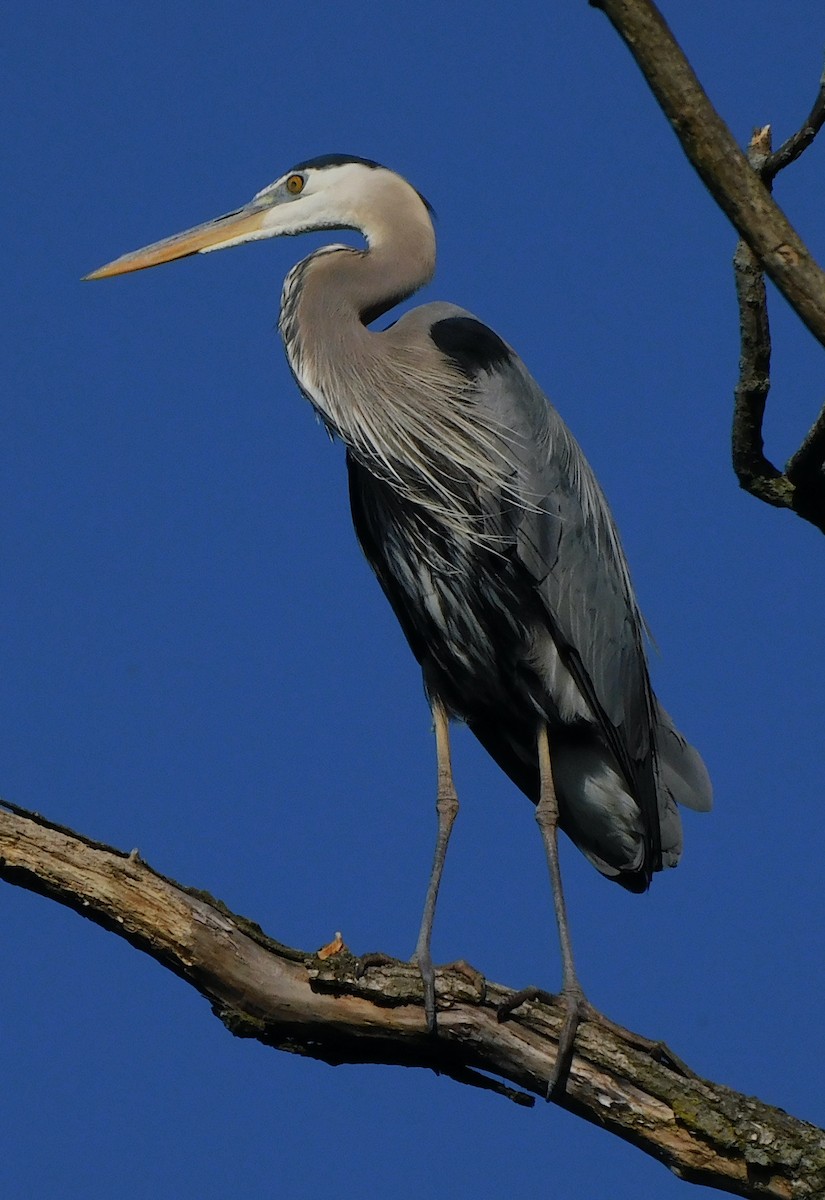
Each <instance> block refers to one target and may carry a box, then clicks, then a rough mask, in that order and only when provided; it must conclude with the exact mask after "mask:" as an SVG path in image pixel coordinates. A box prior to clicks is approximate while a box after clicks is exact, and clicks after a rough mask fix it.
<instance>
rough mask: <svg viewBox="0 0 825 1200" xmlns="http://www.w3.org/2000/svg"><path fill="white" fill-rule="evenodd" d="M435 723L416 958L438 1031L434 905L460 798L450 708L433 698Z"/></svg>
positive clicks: (428, 1012)
mask: <svg viewBox="0 0 825 1200" xmlns="http://www.w3.org/2000/svg"><path fill="white" fill-rule="evenodd" d="M432 712H433V723H434V725H435V748H436V759H437V765H438V792H437V796H436V812H437V814H438V838H437V840H436V844H435V855H434V857H433V868H432V871H431V872H430V882H429V884H428V886H427V896H426V899H425V900H424V912H423V914H422V917H421V929H420V931H419V934H418V941H417V942H416V945H415V953H414V955H413V961H414V962H417V963H418V969H419V971H420V972H421V979H422V981H423V983H424V1011H425V1013H426V1015H427V1028H428V1029H429V1030H430V1032H431V1033H432V1032H434V1031H435V971H434V970H433V960H432V956H431V954H430V939H431V937H432V932H433V918H434V917H435V905H436V901H437V900H438V889H439V887H440V885H441V875H442V873H443V871H444V860H445V859H446V857H447V845H448V843H449V841H450V834H451V832H452V828H453V822H454V821H455V818H456V814H457V813H458V797H457V796H456V793H455V785H454V784H453V768H452V763H451V760H450V719H449V717H448V715H447V710H446V708H445V707H444V705H443V704H442V702H441V701H440V700H439V699H438V697H437V696H436V697H434V698H433V700H432Z"/></svg>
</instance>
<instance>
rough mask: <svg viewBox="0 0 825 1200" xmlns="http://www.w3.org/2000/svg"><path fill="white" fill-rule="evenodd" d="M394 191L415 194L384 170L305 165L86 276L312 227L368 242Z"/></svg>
mask: <svg viewBox="0 0 825 1200" xmlns="http://www.w3.org/2000/svg"><path fill="white" fill-rule="evenodd" d="M396 190H400V191H402V192H406V193H408V194H409V195H410V196H411V197H414V196H415V195H416V193H415V192H414V190H413V189H412V188H411V187H410V185H409V184H408V183H406V182H405V181H404V180H403V179H401V177H400V176H399V175H396V174H395V173H394V172H392V171H388V170H387V169H386V168H385V167H379V166H375V167H372V166H368V165H366V164H364V163H358V162H345V163H341V164H335V165H330V166H319V167H314V166H311V165H307V166H305V167H302V168H299V169H298V170H292V171H288V172H287V174H286V175H282V176H281V178H280V179H276V180H275V182H274V183H271V184H269V186H268V187H265V188H263V189H262V190H261V191H260V192H258V193H257V195H256V196H254V197H253V199H252V200H250V202H249V203H248V204H245V205H244V206H243V208H239V209H238V210H237V211H235V212H231V213H227V214H226V216H223V217H217V218H216V219H215V220H213V221H207V222H206V223H205V224H203V225H197V226H195V228H194V229H187V230H185V231H184V232H183V233H177V234H175V235H174V236H173V237H170V238H164V239H163V241H160V242H153V243H152V245H151V246H145V247H144V248H143V249H141V250H135V251H132V253H130V254H124V255H123V256H122V257H121V258H118V259H115V260H114V262H111V263H108V264H107V265H106V266H105V267H101V268H100V269H99V270H98V271H93V272H92V274H91V275H87V276H86V278H87V279H102V278H104V277H106V276H108V275H122V274H124V273H125V272H127V271H140V270H142V269H143V268H144V267H154V266H157V265H158V264H159V263H163V262H170V261H171V260H172V259H176V258H184V257H185V256H186V255H189V254H207V253H208V252H209V251H211V250H224V249H227V248H228V247H229V246H239V245H241V243H242V242H252V241H257V240H259V239H261V238H269V237H279V236H289V235H292V234H297V233H307V232H308V231H309V230H313V229H360V230H361V231H362V232H363V233H364V234H365V235H366V237H367V240H368V241H369V240H370V231H371V226H372V221H371V206H372V204H374V203H375V202H377V201H379V200H380V198H381V197H382V196H383V195H384V194H385V193H386V192H387V191H396Z"/></svg>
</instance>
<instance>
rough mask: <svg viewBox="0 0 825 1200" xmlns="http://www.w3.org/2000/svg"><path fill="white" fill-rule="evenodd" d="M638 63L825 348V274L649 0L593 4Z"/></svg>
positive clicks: (723, 204)
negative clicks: (758, 173) (754, 168)
mask: <svg viewBox="0 0 825 1200" xmlns="http://www.w3.org/2000/svg"><path fill="white" fill-rule="evenodd" d="M589 3H590V4H591V6H592V7H593V8H598V9H601V11H602V12H604V13H605V15H606V16H607V17H608V19H609V20H610V21H611V23H612V24H613V26H614V28H615V29H616V31H617V33H618V34H619V36H620V37H621V38H622V40H623V41H624V42H625V44H626V45H627V47H628V49H629V50H630V53H631V54H632V55H633V57H634V59H635V60H636V63H637V65H638V66H639V67H640V69H641V71H642V73H643V75H644V77H645V79H646V80H647V82H648V84H649V85H650V88H651V90H652V92H653V94H654V96H655V97H656V99H657V101H658V102H659V105H660V107H661V109H662V111H663V112H664V114H665V116H666V117H667V119H668V120H669V122H670V124H671V126H672V128H673V131H674V132H675V134H676V136H677V137H678V139H679V141H680V143H681V146H682V149H683V150H684V152H685V154H686V155H687V156H688V158H689V159H690V162H691V163H692V164H693V166H694V167H695V169H696V171H697V172H698V174H699V176H700V178H701V179H702V182H703V183H704V184H705V186H706V187H707V189H708V191H709V192H710V194H711V195H712V196H713V198H714V200H715V201H716V203H717V204H718V205H719V207H720V208H721V209H722V211H723V212H724V213H725V214H726V215H727V217H728V218H729V219H730V221H731V222H732V224H733V225H734V227H735V228H736V230H737V232H738V233H739V235H740V237H742V238H744V240H745V241H746V242H747V243H748V245H749V246H750V247H751V249H752V250H753V251H754V253H755V254H756V256H757V258H758V259H759V261H760V262H761V263H762V265H763V267H764V269H765V271H766V272H767V274H768V275H769V276H770V278H771V279H772V280H773V282H774V283H775V284H776V286H777V287H778V288H779V290H780V292H782V294H783V295H784V296H785V298H786V299H787V301H788V303H789V304H790V305H791V306H792V308H793V309H794V311H795V312H796V313H797V314H798V315H799V317H800V318H801V319H802V320H803V321H804V322H805V324H806V325H807V326H808V328H809V329H810V331H811V333H812V334H813V335H814V337H815V338H816V339H817V341H818V342H819V343H820V344H821V345H823V346H825V272H823V271H822V269H821V268H820V267H819V266H818V265H817V264H816V262H815V261H814V259H813V258H812V256H811V254H810V252H809V251H808V249H807V247H806V246H805V244H804V242H803V241H802V239H801V238H800V237H799V234H798V233H797V232H796V230H795V229H794V228H793V226H792V225H791V224H790V222H789V221H788V218H787V217H786V216H785V214H784V213H783V212H782V210H781V209H780V208H779V206H778V205H777V204H776V202H775V201H774V200H773V198H772V197H771V195H770V192H769V191H768V189H767V188H766V187H765V185H764V183H763V182H762V180H761V179H760V178H759V176H758V175H757V174H756V173H755V172H754V171H753V170H751V168H750V166H749V164H748V161H747V159H746V158H745V155H744V154H743V153H742V150H741V149H740V148H739V145H738V144H737V142H736V139H735V138H734V136H733V134H732V133H731V131H730V130H729V129H728V127H727V125H726V124H725V122H724V121H723V120H722V118H721V117H720V116H719V114H718V113H717V111H716V109H715V108H714V107H713V105H712V104H711V102H710V100H709V99H708V97H707V95H706V94H705V92H704V90H703V88H702V85H701V84H700V83H699V80H698V79H697V77H696V74H695V72H694V70H693V68H692V67H691V65H690V63H689V62H688V60H687V59H686V58H685V56H684V54H683V53H682V50H681V49H680V47H679V45H678V44H677V42H676V39H675V38H674V36H673V34H672V33H671V31H670V29H669V28H668V26H667V25H666V23H665V21H664V18H663V17H662V15H661V13H660V12H659V10H658V9H657V8H656V5H655V4H653V3H651V0H589Z"/></svg>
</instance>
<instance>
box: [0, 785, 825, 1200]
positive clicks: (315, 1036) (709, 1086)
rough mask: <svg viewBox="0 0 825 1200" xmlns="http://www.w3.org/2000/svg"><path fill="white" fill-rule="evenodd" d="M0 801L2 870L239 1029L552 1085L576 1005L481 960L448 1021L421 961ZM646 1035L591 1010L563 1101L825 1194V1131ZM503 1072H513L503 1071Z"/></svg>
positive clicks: (705, 1158) (759, 1191) (723, 1167)
mask: <svg viewBox="0 0 825 1200" xmlns="http://www.w3.org/2000/svg"><path fill="white" fill-rule="evenodd" d="M5 807H6V808H8V809H9V810H10V811H8V812H3V811H0V878H3V879H5V880H7V881H8V882H9V883H13V884H17V885H18V886H21V887H25V888H28V889H29V890H31V891H34V892H38V893H40V894H41V895H44V896H47V897H49V898H50V899H52V900H56V901H58V902H59V903H61V904H64V905H67V906H68V907H69V908H72V909H74V910H75V911H76V912H78V913H80V914H81V915H82V916H84V917H87V918H88V919H89V920H91V921H93V922H95V923H96V924H98V925H100V926H102V927H103V928H104V929H108V930H110V931H111V932H112V933H116V934H117V935H118V936H119V937H123V938H125V939H126V940H127V941H128V942H130V943H131V944H132V945H133V946H135V947H136V948H137V949H139V950H141V951H143V952H144V953H146V954H149V955H151V956H152V957H153V958H155V959H156V960H157V961H158V962H160V963H161V964H162V965H163V966H165V967H167V968H168V969H169V970H170V971H173V972H174V973H175V974H176V975H178V976H180V978H181V979H184V980H185V981H186V982H187V983H189V984H191V985H192V987H194V988H195V989H196V990H197V991H198V992H199V993H200V994H201V995H202V996H204V997H205V998H206V999H207V1000H208V1001H209V1003H210V1004H211V1006H212V1009H213V1011H214V1013H215V1014H216V1015H217V1016H218V1017H219V1018H220V1019H221V1020H222V1021H223V1023H224V1024H225V1025H226V1026H227V1028H228V1029H229V1030H230V1031H231V1032H232V1033H234V1034H235V1035H236V1036H238V1037H248V1038H256V1039H257V1040H258V1041H260V1042H262V1043H263V1044H264V1045H267V1046H274V1047H276V1048H279V1049H282V1050H287V1051H290V1052H291V1053H294V1054H303V1055H307V1056H310V1057H312V1058H316V1059H320V1060H321V1061H324V1062H328V1063H334V1064H339V1063H386V1064H397V1065H403V1066H407V1067H424V1068H427V1069H429V1070H434V1071H436V1072H438V1073H439V1074H443V1075H447V1076H449V1077H451V1078H452V1079H454V1080H457V1081H458V1082H460V1083H463V1084H469V1085H470V1086H477V1087H478V1086H480V1087H483V1088H485V1089H491V1090H493V1091H494V1092H496V1093H498V1094H500V1095H502V1096H505V1097H507V1098H508V1099H511V1100H514V1101H515V1102H516V1103H518V1104H524V1103H529V1102H530V1100H531V1097H530V1096H528V1093H533V1094H535V1095H539V1096H544V1094H545V1091H546V1086H547V1080H548V1079H549V1078H550V1076H551V1072H552V1068H553V1064H554V1061H555V1056H556V1052H557V1049H558V1039H559V1035H560V1033H561V1029H562V1026H563V1023H564V1007H563V1006H562V1005H560V1004H556V1003H552V1004H551V1003H544V1002H543V1003H529V1004H526V1005H524V1006H523V1008H522V1009H519V1010H518V1012H517V1013H515V1014H514V1015H512V1016H511V1017H510V1018H509V1019H508V1020H506V1021H504V1022H501V1021H499V1019H498V1010H499V1008H500V1006H501V1005H502V1003H503V1002H504V1001H505V1000H506V999H507V997H508V996H509V995H511V992H509V991H508V990H507V989H506V988H503V987H500V986H498V985H496V984H487V985H486V987H479V986H478V984H477V982H475V981H474V978H473V973H472V971H468V970H452V969H449V968H443V969H441V970H439V971H438V975H437V1000H438V1035H437V1037H432V1036H431V1035H429V1034H428V1033H427V1028H426V1020H425V1015H424V1007H423V990H422V986H421V980H420V977H419V974H418V972H417V970H416V969H415V968H414V967H412V966H410V964H409V963H400V962H394V961H385V962H382V964H381V965H380V966H379V967H374V968H370V969H369V970H368V971H366V973H364V974H363V976H362V977H359V975H358V971H357V967H358V960H357V959H355V958H353V956H352V955H351V954H350V953H349V952H348V951H347V950H346V948H345V947H344V948H342V949H340V950H338V952H337V953H336V952H333V951H334V950H335V949H337V945H338V943H337V941H336V942H335V943H333V944H332V946H331V947H325V952H326V953H327V954H328V957H326V958H320V957H319V956H318V955H317V954H310V953H305V952H303V951H300V950H294V949H291V948H290V947H287V946H284V945H282V944H281V943H279V942H277V941H275V940H273V939H272V938H269V937H268V936H267V935H266V934H264V932H263V931H262V930H261V929H260V927H259V926H258V925H256V924H255V923H254V922H251V921H248V920H246V919H245V918H243V917H239V916H237V915H235V914H234V913H231V912H229V910H228V909H226V908H225V906H224V905H222V904H221V903H220V902H219V901H217V900H214V899H213V898H212V897H211V896H209V895H208V894H207V893H205V892H200V891H196V890H193V889H187V888H184V887H181V886H180V885H179V884H177V883H175V882H174V881H173V880H170V879H166V878H164V876H162V875H159V874H157V873H156V872H155V871H153V870H152V869H151V868H150V867H148V866H147V865H146V863H144V862H143V861H142V860H141V859H140V857H139V856H138V855H137V854H136V853H135V852H133V853H132V854H124V853H122V852H121V851H118V850H115V849H113V848H112V847H110V846H105V845H102V844H101V843H98V842H94V841H91V840H89V839H87V838H83V837H80V836H79V835H77V834H74V833H72V832H71V831H70V830H67V829H65V828H63V827H60V826H56V825H53V824H51V823H50V822H48V821H47V820H45V819H44V818H43V817H38V816H35V815H34V814H31V813H26V812H25V810H23V809H20V808H17V807H16V806H14V805H9V804H7V805H6V806H5ZM665 1060H666V1061H665V1062H662V1061H660V1059H659V1057H658V1056H656V1055H653V1054H651V1053H650V1052H649V1051H645V1050H642V1049H640V1048H639V1045H638V1044H637V1039H636V1038H635V1035H633V1034H630V1033H627V1034H626V1036H625V1035H619V1034H617V1033H616V1032H614V1031H613V1030H611V1029H609V1028H607V1027H602V1026H600V1025H593V1024H589V1023H585V1024H584V1025H583V1026H582V1027H581V1029H580V1032H579V1034H578V1036H577V1039H576V1054H575V1056H574V1058H573V1063H572V1067H571V1072H570V1076H569V1080H568V1084H567V1089H566V1092H565V1093H564V1095H562V1096H561V1097H559V1099H558V1100H557V1101H556V1102H557V1103H559V1104H561V1105H563V1106H564V1107H565V1108H568V1109H569V1110H570V1111H572V1112H575V1113H577V1114H578V1115H580V1116H582V1117H584V1118H585V1119H586V1120H588V1121H592V1122H593V1123H594V1124H597V1125H599V1126H600V1127H602V1128H604V1129H606V1130H608V1131H609V1132H612V1133H614V1134H616V1135H617V1136H619V1137H622V1138H624V1139H626V1140H627V1141H629V1142H632V1143H633V1144H634V1145H636V1146H638V1147H639V1148H640V1149H642V1150H644V1151H645V1152H646V1153H648V1154H650V1155H652V1156H653V1157H655V1158H657V1159H659V1160H660V1161H661V1162H663V1163H665V1164H666V1165H667V1166H668V1167H670V1169H671V1170H672V1171H674V1172H675V1173H676V1174H678V1175H679V1176H681V1177H682V1178H684V1179H686V1180H689V1181H691V1182H695V1183H703V1184H705V1185H707V1186H710V1187H716V1188H720V1189H722V1190H724V1191H728V1192H731V1193H733V1194H735V1195H741V1196H753V1197H757V1196H759V1197H776V1198H777V1200H790V1198H797V1197H798V1198H800V1200H802V1198H806V1197H814V1196H821V1195H822V1194H823V1193H825V1133H823V1132H822V1131H821V1130H819V1129H816V1128H815V1127H814V1126H812V1125H808V1124H806V1123H805V1122H802V1121H797V1120H795V1119H794V1118H792V1117H789V1116H788V1115H787V1114H786V1113H784V1112H782V1111H781V1110H779V1109H775V1108H770V1107H768V1106H767V1105H765V1104H762V1103H761V1102H760V1101H758V1100H755V1099H753V1098H751V1097H748V1096H744V1095H740V1094H738V1093H736V1092H732V1091H730V1090H729V1089H728V1088H725V1087H722V1086H721V1085H719V1084H714V1083H710V1082H708V1081H707V1080H702V1079H699V1078H696V1077H694V1076H693V1075H692V1074H691V1073H683V1072H682V1071H680V1070H679V1069H678V1060H676V1059H675V1057H674V1056H667V1055H666V1056H665ZM502 1080H506V1081H507V1082H506V1083H505V1082H501V1081H502Z"/></svg>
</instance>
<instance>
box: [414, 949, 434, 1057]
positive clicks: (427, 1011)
mask: <svg viewBox="0 0 825 1200" xmlns="http://www.w3.org/2000/svg"><path fill="white" fill-rule="evenodd" d="M410 962H411V963H413V964H414V965H415V966H417V967H418V972H419V974H420V976H421V982H422V983H423V985H424V1016H425V1018H426V1021H427V1033H429V1034H431V1035H432V1036H433V1037H435V1035H436V1034H437V1032H438V1030H437V1028H436V1020H435V967H434V966H433V960H432V958H431V957H430V952H429V950H421V949H418V950H416V952H415V954H413V956H412V958H411V959H410Z"/></svg>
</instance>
